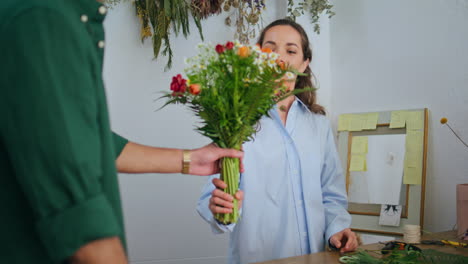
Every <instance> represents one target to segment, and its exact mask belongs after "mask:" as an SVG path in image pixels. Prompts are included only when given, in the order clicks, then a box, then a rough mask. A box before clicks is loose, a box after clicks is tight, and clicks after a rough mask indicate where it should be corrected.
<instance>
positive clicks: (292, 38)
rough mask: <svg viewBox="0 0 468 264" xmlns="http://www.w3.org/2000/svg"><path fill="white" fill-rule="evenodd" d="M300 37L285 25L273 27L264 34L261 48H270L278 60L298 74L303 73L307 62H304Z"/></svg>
mask: <svg viewBox="0 0 468 264" xmlns="http://www.w3.org/2000/svg"><path fill="white" fill-rule="evenodd" d="M301 43H302V41H301V35H300V34H299V32H297V31H296V30H295V29H294V28H293V27H291V26H287V25H280V26H274V27H272V28H270V29H268V30H267V32H265V36H264V38H263V43H262V48H270V49H271V50H272V51H273V52H276V53H278V54H279V56H280V59H281V60H282V61H284V62H285V63H286V64H287V65H289V66H291V67H293V68H294V69H296V70H297V71H299V72H304V71H305V69H306V68H307V65H309V60H308V59H307V60H305V61H304V53H303V52H302V44H301Z"/></svg>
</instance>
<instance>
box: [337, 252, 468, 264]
mask: <svg viewBox="0 0 468 264" xmlns="http://www.w3.org/2000/svg"><path fill="white" fill-rule="evenodd" d="M340 263H343V264H429V263H434V264H436V263H447V264H448V263H450V264H466V263H468V257H465V256H461V255H454V254H449V253H443V252H440V251H437V250H433V249H424V250H422V251H421V252H420V251H414V250H408V249H405V250H398V249H394V250H392V251H391V252H390V253H389V254H388V256H383V257H382V258H377V257H374V256H372V255H370V254H369V253H368V252H367V251H365V250H360V251H357V252H355V253H351V254H349V255H347V256H343V257H341V258H340Z"/></svg>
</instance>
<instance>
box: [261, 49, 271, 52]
mask: <svg viewBox="0 0 468 264" xmlns="http://www.w3.org/2000/svg"><path fill="white" fill-rule="evenodd" d="M262 52H266V53H271V52H272V50H271V49H270V48H262Z"/></svg>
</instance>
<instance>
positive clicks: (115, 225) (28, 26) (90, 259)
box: [0, 0, 242, 264]
mask: <svg viewBox="0 0 468 264" xmlns="http://www.w3.org/2000/svg"><path fill="white" fill-rule="evenodd" d="M105 14H106V8H105V7H104V6H103V5H102V4H101V3H98V2H96V0H71V1H63V0H21V1H19V0H2V1H1V2H0V34H1V36H2V41H1V42H0V58H1V63H0V65H1V66H0V87H1V91H2V93H1V96H0V112H1V113H2V114H1V115H0V123H1V128H0V210H2V214H1V217H0V263H9V264H10V263H11V264H13V263H27V264H31V263H34V264H45V263H93V264H94V263H112V264H119V263H127V259H126V255H125V250H124V248H125V237H124V228H123V219H122V209H121V204H120V195H119V188H118V183H117V171H120V172H128V173H147V172H160V173H178V172H181V171H183V172H184V173H189V174H196V175H211V174H213V173H216V171H217V170H218V169H217V160H218V159H219V158H220V157H223V156H231V157H242V152H239V151H235V150H225V149H220V148H217V147H215V146H214V145H212V144H210V145H207V146H205V147H202V148H199V149H195V150H192V151H184V155H183V150H180V149H167V148H156V147H149V146H143V145H139V144H136V143H133V142H128V141H127V140H126V139H124V138H122V137H120V136H118V135H117V134H115V133H112V132H111V129H110V124H109V116H108V110H107V105H106V97H105V93H104V87H103V81H102V63H103V55H104V52H103V51H104V47H105V42H104V30H103V25H102V22H103V20H104V17H105ZM183 157H184V159H183ZM183 164H184V165H183Z"/></svg>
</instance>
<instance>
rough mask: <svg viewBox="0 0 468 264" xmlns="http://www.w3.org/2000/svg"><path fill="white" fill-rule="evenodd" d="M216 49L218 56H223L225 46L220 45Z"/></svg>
mask: <svg viewBox="0 0 468 264" xmlns="http://www.w3.org/2000/svg"><path fill="white" fill-rule="evenodd" d="M215 49H216V52H218V54H221V53H223V52H224V47H223V45H220V44H218V45H216V48H215Z"/></svg>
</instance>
